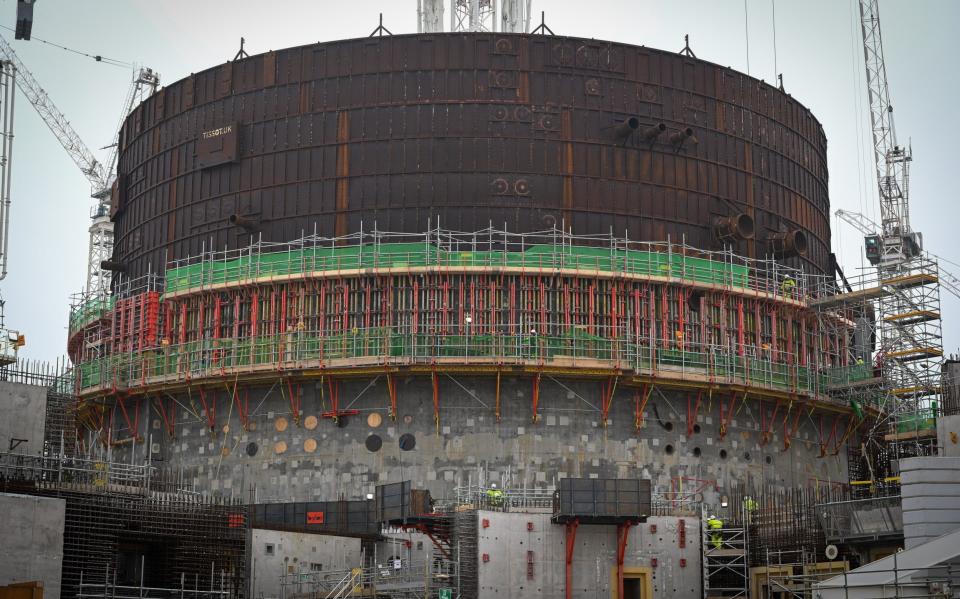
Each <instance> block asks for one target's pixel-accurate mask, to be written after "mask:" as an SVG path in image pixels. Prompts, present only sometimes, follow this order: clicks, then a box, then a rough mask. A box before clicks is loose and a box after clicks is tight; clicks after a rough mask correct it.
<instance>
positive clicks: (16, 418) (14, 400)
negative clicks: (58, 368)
mask: <svg viewBox="0 0 960 599" xmlns="http://www.w3.org/2000/svg"><path fill="white" fill-rule="evenodd" d="M46 415H47V388H46V387H39V386H36V385H23V384H21V383H11V382H7V381H0V451H7V450H8V449H9V448H10V440H11V439H26V442H24V443H20V444H19V445H18V446H17V448H16V449H15V450H14V451H15V452H17V453H22V454H26V455H38V454H39V453H40V452H41V451H43V433H44V425H45V422H44V420H45V418H46Z"/></svg>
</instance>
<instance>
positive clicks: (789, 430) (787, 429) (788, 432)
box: [783, 405, 803, 451]
mask: <svg viewBox="0 0 960 599" xmlns="http://www.w3.org/2000/svg"><path fill="white" fill-rule="evenodd" d="M801 415H803V406H799V405H798V406H797V414H796V416H795V417H794V419H793V425H792V426H791V425H790V410H789V409H787V414H786V416H784V417H783V449H784V451H786V450H787V449H790V444H791V443H793V436H794V435H795V434H797V430H798V429H799V428H800V416H801Z"/></svg>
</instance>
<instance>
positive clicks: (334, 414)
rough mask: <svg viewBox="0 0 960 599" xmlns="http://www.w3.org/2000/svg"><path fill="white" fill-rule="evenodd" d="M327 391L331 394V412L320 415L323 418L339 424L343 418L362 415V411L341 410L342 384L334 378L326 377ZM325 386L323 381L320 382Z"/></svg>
mask: <svg viewBox="0 0 960 599" xmlns="http://www.w3.org/2000/svg"><path fill="white" fill-rule="evenodd" d="M326 379H327V389H328V390H329V392H330V410H328V411H326V412H323V413H321V414H320V417H321V418H330V419H331V420H333V421H334V422H337V421H338V420H339V418H340V417H341V416H354V415H356V414H359V413H360V410H341V409H340V383H339V381H334V380H333V377H332V376H328V377H326ZM320 385H321V386H322V385H323V379H321V380H320Z"/></svg>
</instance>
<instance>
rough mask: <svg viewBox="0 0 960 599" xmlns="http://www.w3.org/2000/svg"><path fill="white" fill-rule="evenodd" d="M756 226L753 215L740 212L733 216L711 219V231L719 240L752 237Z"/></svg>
mask: <svg viewBox="0 0 960 599" xmlns="http://www.w3.org/2000/svg"><path fill="white" fill-rule="evenodd" d="M755 231H756V226H755V224H754V222H753V217H752V216H750V215H749V214H746V213H744V212H741V213H739V214H734V215H733V216H721V217H718V218H715V219H714V220H713V232H714V234H715V235H716V236H717V239H719V240H720V241H727V242H729V241H741V240H746V239H753V235H754V233H755Z"/></svg>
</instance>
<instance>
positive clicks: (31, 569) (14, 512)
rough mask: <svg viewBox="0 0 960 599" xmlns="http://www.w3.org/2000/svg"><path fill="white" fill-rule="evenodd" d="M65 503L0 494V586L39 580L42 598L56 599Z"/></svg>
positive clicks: (53, 499) (63, 501) (47, 498)
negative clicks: (0, 523) (0, 522)
mask: <svg viewBox="0 0 960 599" xmlns="http://www.w3.org/2000/svg"><path fill="white" fill-rule="evenodd" d="M66 509H67V502H66V500H64V499H56V498H52V497H34V496H30V495H15V494H10V493H0V514H2V515H3V516H2V517H0V521H2V523H3V524H2V525H0V529H2V530H0V586H4V585H8V584H13V583H15V582H30V581H34V580H39V581H40V582H42V583H43V596H44V597H46V598H48V599H57V598H58V597H60V574H61V570H62V568H63V527H64V523H65V518H66Z"/></svg>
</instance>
